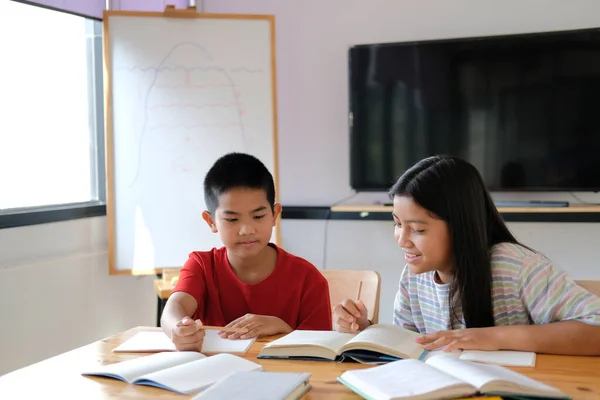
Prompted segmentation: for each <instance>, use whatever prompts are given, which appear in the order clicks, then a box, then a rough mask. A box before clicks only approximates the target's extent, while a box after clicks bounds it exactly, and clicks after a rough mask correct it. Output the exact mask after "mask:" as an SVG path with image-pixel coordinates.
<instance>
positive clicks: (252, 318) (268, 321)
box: [219, 314, 293, 339]
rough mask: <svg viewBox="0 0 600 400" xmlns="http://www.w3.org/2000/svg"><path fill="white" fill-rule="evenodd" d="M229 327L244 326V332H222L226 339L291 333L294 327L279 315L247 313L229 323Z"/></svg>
mask: <svg viewBox="0 0 600 400" xmlns="http://www.w3.org/2000/svg"><path fill="white" fill-rule="evenodd" d="M225 326H226V327H228V328H242V329H245V331H243V332H220V333H219V334H220V335H221V337H222V338H226V339H250V338H253V337H257V336H271V335H276V334H278V333H290V332H291V331H292V330H293V329H292V328H291V327H290V326H289V325H288V324H286V323H285V322H284V321H282V320H281V319H279V318H277V317H271V316H268V315H255V314H246V315H244V316H243V317H240V318H238V319H236V320H234V321H231V322H230V323H228V324H227V325H225Z"/></svg>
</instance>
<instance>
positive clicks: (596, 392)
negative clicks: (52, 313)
mask: <svg viewBox="0 0 600 400" xmlns="http://www.w3.org/2000/svg"><path fill="white" fill-rule="evenodd" d="M142 330H149V331H150V330H154V331H155V330H157V328H150V327H137V328H133V329H130V330H128V331H126V332H123V333H120V334H117V335H114V336H111V337H110V338H107V339H104V340H100V341H98V342H96V343H92V344H90V345H87V346H84V347H81V348H79V349H76V350H73V351H70V352H67V353H64V354H61V355H59V356H56V357H53V358H50V359H48V360H45V361H41V362H39V363H37V364H33V365H30V366H28V367H25V368H22V369H20V370H17V371H14V372H11V373H9V374H6V375H4V376H1V377H0V399H11V400H12V399H25V398H26V399H53V400H54V399H65V398H69V399H70V398H73V399H82V400H83V399H85V400H96V399H140V398H160V399H164V400H169V399H177V400H181V399H186V398H191V397H193V396H182V395H179V394H175V393H172V392H169V391H166V390H161V389H157V388H152V387H146V386H138V385H129V384H126V383H124V382H121V381H118V380H114V379H108V378H96V377H93V378H92V377H83V376H81V375H80V372H81V371H82V370H84V369H90V368H94V366H97V365H104V364H110V363H114V362H118V361H124V360H128V359H131V358H135V357H139V356H140V355H134V354H113V353H111V350H112V349H113V348H115V347H116V346H117V345H119V344H120V343H122V342H123V341H124V340H126V339H128V338H130V337H131V336H133V335H134V334H135V333H137V332H140V331H142ZM65 334H68V331H66V333H65ZM269 340H270V339H268V338H264V339H259V340H257V341H256V342H255V344H254V345H253V346H252V347H251V349H250V350H249V351H248V353H247V354H245V355H244V357H245V358H248V359H250V360H252V361H254V362H258V363H260V364H261V365H262V366H263V367H264V369H265V370H266V371H281V372H310V373H312V378H311V383H312V385H313V388H312V389H311V390H310V391H309V392H308V394H307V396H305V399H336V400H351V399H359V398H360V397H358V396H356V395H355V394H354V393H352V392H351V391H350V390H349V389H347V388H346V387H345V386H343V385H341V384H340V383H338V382H337V381H336V378H337V377H338V376H339V375H340V374H341V373H342V372H344V371H346V370H349V369H358V368H368V366H364V365H360V364H355V363H342V364H336V363H329V362H311V361H287V360H257V359H256V356H257V355H258V352H259V351H260V350H261V349H262V347H263V346H264V344H265V343H267V342H269ZM514 370H516V371H518V372H521V373H524V374H525V375H528V376H530V377H532V378H534V379H537V380H540V381H542V382H545V383H547V384H550V385H552V386H555V387H557V388H559V389H560V390H562V391H564V392H565V393H567V394H569V395H571V396H572V397H573V398H574V399H582V400H588V399H590V400H591V399H594V400H598V399H600V357H565V356H547V355H538V357H537V363H536V367H535V368H514Z"/></svg>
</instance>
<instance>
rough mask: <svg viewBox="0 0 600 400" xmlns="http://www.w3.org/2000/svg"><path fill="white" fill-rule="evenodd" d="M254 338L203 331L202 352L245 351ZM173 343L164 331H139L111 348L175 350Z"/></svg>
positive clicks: (122, 349) (117, 349)
mask: <svg viewBox="0 0 600 400" xmlns="http://www.w3.org/2000/svg"><path fill="white" fill-rule="evenodd" d="M255 341H256V338H252V339H245V340H241V339H238V340H230V339H223V338H222V337H221V336H219V331H216V330H207V331H205V336H204V343H203V345H202V352H203V353H245V352H246V351H247V350H248V348H250V346H251V345H252V343H254V342H255ZM175 350H176V349H175V345H174V344H173V342H171V339H169V337H168V336H167V335H165V333H164V332H160V331H157V332H139V333H136V334H135V335H134V336H132V337H131V338H130V339H128V340H126V341H125V342H123V343H121V344H120V345H119V346H117V347H116V348H114V349H113V352H115V353H153V352H159V351H175Z"/></svg>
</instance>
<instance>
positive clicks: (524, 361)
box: [459, 350, 535, 367]
mask: <svg viewBox="0 0 600 400" xmlns="http://www.w3.org/2000/svg"><path fill="white" fill-rule="evenodd" d="M459 358H460V359H461V360H466V361H475V362H480V363H485V364H496V365H504V366H507V367H533V366H535V353H532V352H527V351H507V350H500V351H479V350H465V351H463V352H462V354H461V355H460V357H459Z"/></svg>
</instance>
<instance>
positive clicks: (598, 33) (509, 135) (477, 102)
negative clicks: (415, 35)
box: [349, 29, 600, 191]
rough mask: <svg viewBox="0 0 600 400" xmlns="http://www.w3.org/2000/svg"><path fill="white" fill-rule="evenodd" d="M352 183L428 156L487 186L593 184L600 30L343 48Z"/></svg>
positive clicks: (596, 182)
mask: <svg viewBox="0 0 600 400" xmlns="http://www.w3.org/2000/svg"><path fill="white" fill-rule="evenodd" d="M349 97H350V99H349V100H350V101H349V103H350V115H349V117H350V121H349V126H350V181H351V182H350V184H351V186H352V188H354V189H355V190H357V191H380V190H387V189H388V188H389V187H390V185H391V184H393V182H394V181H395V180H396V179H397V178H398V176H399V175H401V174H402V173H403V172H404V171H405V170H406V169H408V168H409V167H410V166H412V165H413V164H414V163H416V162H417V161H419V160H420V159H422V158H425V157H427V156H430V155H435V154H448V155H455V156H459V157H462V158H464V159H466V160H468V161H469V162H471V163H472V164H474V165H475V166H476V167H477V169H478V170H479V172H480V173H481V174H482V176H483V178H484V180H485V182H486V185H487V186H488V188H489V189H490V190H493V191H527V190H537V191H555V190H564V191H571V190H581V191H597V190H599V188H600V29H588V30H578V31H563V32H551V33H541V34H526V35H507V36H495V37H478V38H466V39H452V40H436V41H423V42H411V43H386V44H371V45H358V46H354V47H351V48H350V49H349Z"/></svg>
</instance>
